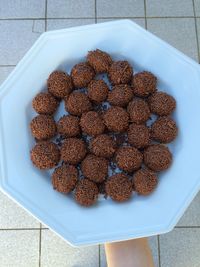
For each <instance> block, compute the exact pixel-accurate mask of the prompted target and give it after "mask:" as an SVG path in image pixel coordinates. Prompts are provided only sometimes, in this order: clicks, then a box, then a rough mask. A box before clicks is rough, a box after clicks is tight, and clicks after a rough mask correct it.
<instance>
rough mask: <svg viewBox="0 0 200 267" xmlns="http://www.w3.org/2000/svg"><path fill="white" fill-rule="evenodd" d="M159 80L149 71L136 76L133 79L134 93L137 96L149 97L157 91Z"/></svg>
mask: <svg viewBox="0 0 200 267" xmlns="http://www.w3.org/2000/svg"><path fill="white" fill-rule="evenodd" d="M156 84H157V78H156V77H155V76H154V75H153V74H152V73H151V72H148V71H143V72H139V73H137V74H135V75H134V76H133V79H132V87H133V93H134V95H136V96H140V97H147V96H149V95H150V94H152V93H154V92H155V91H156Z"/></svg>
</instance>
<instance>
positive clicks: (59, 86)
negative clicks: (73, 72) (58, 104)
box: [47, 71, 73, 98]
mask: <svg viewBox="0 0 200 267" xmlns="http://www.w3.org/2000/svg"><path fill="white" fill-rule="evenodd" d="M47 87H48V91H49V93H51V94H52V95H53V96H55V97H57V98H64V97H66V96H68V95H69V93H70V92H71V91H72V90H73V83H72V79H71V77H70V76H69V75H68V74H67V73H64V72H63V71H54V72H52V73H51V74H50V76H49V78H48V80H47Z"/></svg>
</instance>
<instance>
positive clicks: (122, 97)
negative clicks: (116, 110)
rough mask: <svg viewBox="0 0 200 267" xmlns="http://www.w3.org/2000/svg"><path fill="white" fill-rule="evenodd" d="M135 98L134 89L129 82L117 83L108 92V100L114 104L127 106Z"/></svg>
mask: <svg viewBox="0 0 200 267" xmlns="http://www.w3.org/2000/svg"><path fill="white" fill-rule="evenodd" d="M132 98H133V90H132V88H131V87H130V85H128V84H119V85H115V86H113V88H112V91H110V92H109V93H108V99H107V100H108V102H109V103H110V104H111V105H113V106H119V107H125V106H127V105H128V103H129V102H130V101H131V100H132Z"/></svg>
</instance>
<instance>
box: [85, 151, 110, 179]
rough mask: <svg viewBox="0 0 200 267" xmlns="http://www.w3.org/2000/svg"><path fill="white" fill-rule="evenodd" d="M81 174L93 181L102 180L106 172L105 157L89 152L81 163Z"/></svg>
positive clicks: (106, 162) (106, 163)
mask: <svg viewBox="0 0 200 267" xmlns="http://www.w3.org/2000/svg"><path fill="white" fill-rule="evenodd" d="M81 170H82V173H83V175H84V176H85V177H86V178H88V179H90V180H92V181H93V182H96V183H100V182H103V181H104V180H105V178H106V176H107V174H108V161H107V160H106V159H105V158H101V157H97V156H95V155H92V154H89V155H87V156H86V158H85V159H84V160H83V161H82V163H81Z"/></svg>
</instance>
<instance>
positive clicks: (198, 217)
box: [177, 192, 200, 226]
mask: <svg viewBox="0 0 200 267" xmlns="http://www.w3.org/2000/svg"><path fill="white" fill-rule="evenodd" d="M177 226H200V192H199V193H198V195H197V196H196V197H195V199H194V200H193V202H192V203H191V204H190V206H189V207H188V209H187V210H186V212H185V214H184V215H183V217H182V218H181V219H180V221H179V223H178V225H177Z"/></svg>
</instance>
